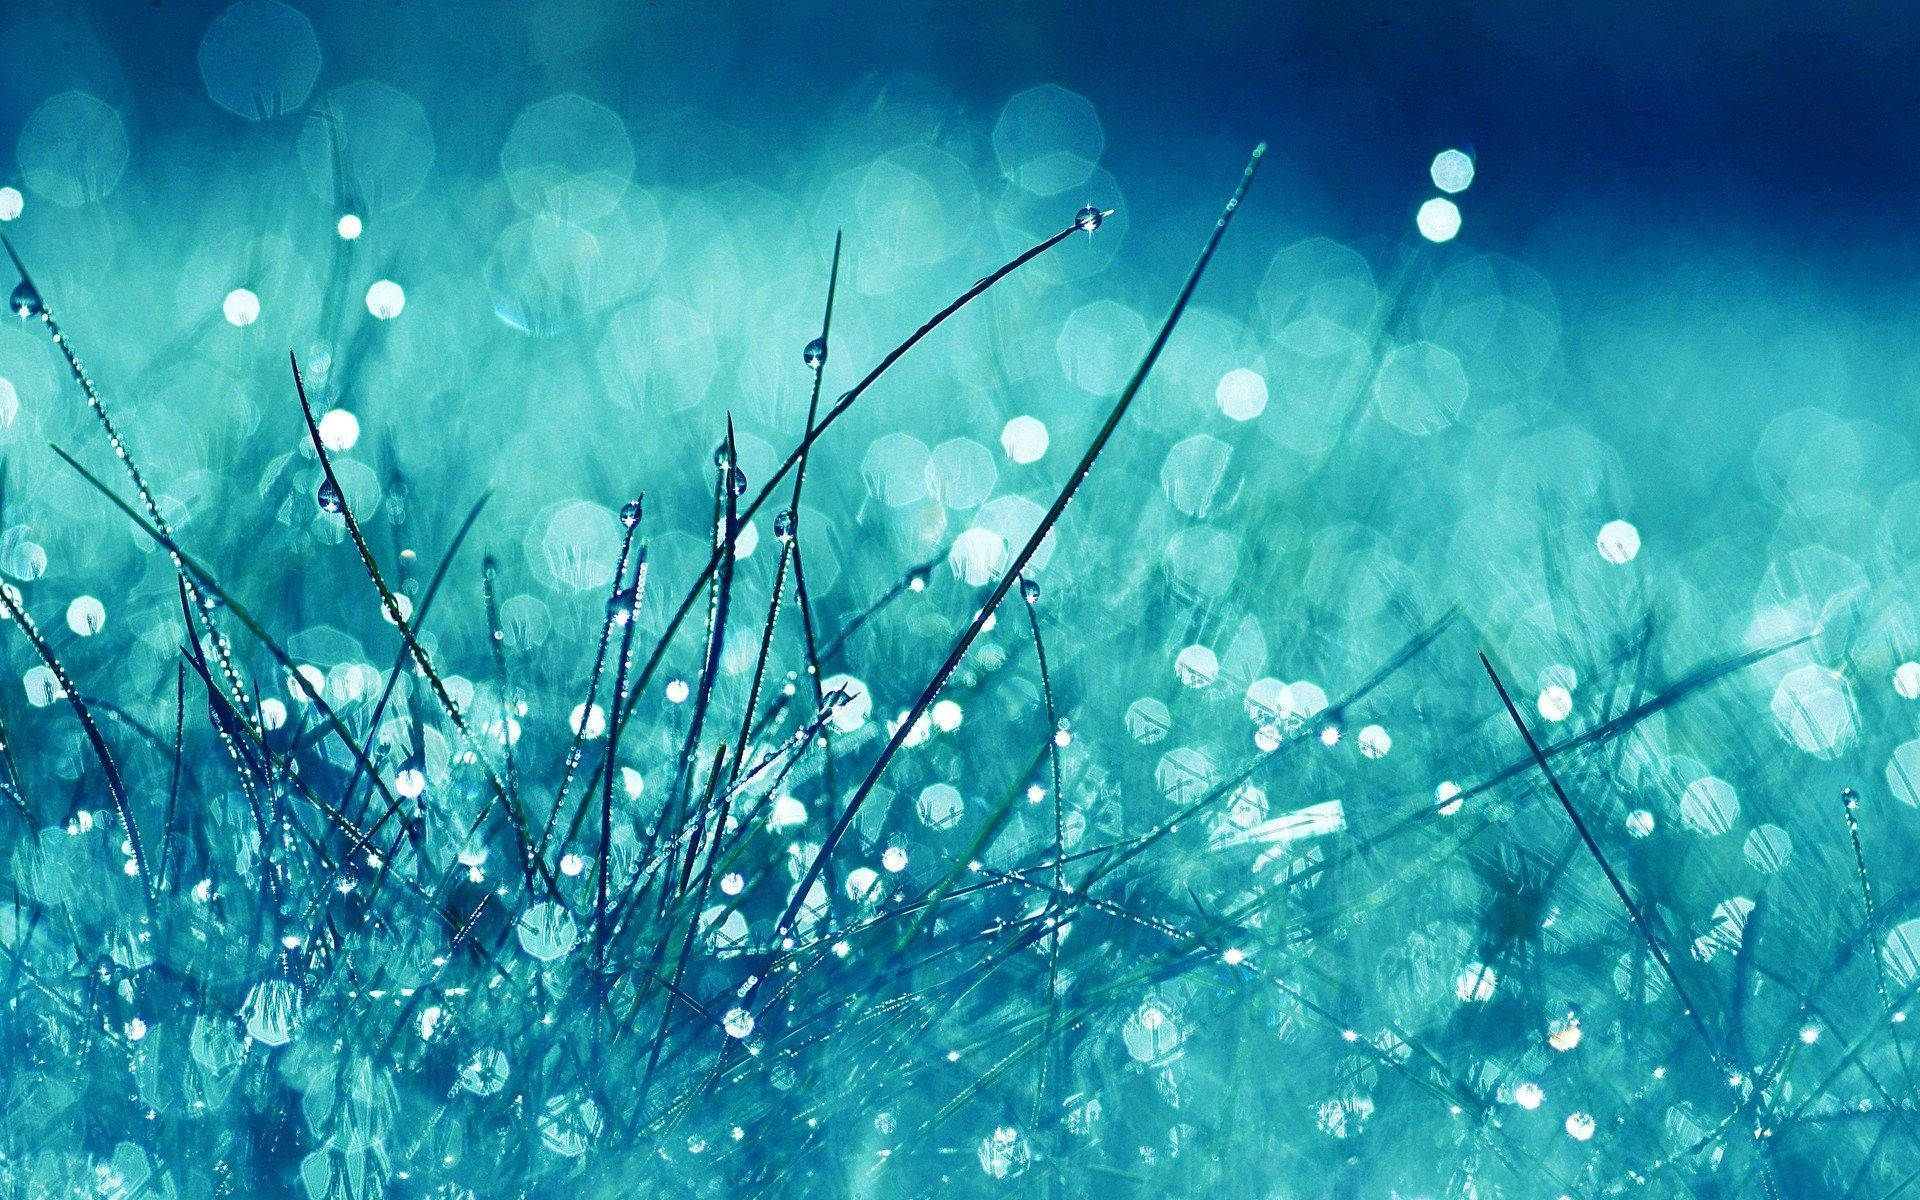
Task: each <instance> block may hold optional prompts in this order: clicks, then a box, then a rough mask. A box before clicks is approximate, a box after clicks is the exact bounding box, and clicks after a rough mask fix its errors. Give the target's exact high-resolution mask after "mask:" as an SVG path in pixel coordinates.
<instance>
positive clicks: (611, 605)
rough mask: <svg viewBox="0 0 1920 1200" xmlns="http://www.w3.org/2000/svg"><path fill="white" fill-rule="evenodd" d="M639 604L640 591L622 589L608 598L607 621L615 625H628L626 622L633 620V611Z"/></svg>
mask: <svg viewBox="0 0 1920 1200" xmlns="http://www.w3.org/2000/svg"><path fill="white" fill-rule="evenodd" d="M639 603H640V595H639V591H638V589H636V588H621V589H620V590H619V591H617V592H615V593H613V595H611V596H608V597H607V620H609V621H611V622H613V623H614V624H615V625H624V624H626V622H627V621H628V620H629V619H630V618H632V616H633V610H634V609H635V608H636V607H637V606H638V605H639Z"/></svg>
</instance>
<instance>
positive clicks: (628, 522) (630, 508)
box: [620, 500, 640, 529]
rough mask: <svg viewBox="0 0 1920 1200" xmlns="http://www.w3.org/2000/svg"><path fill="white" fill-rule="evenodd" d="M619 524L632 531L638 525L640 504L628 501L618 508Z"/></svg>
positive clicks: (635, 501) (636, 501)
mask: <svg viewBox="0 0 1920 1200" xmlns="http://www.w3.org/2000/svg"><path fill="white" fill-rule="evenodd" d="M620 523H621V524H622V525H625V526H626V527H627V528H628V529H632V528H633V527H634V526H635V525H638V524H639V523H640V502H639V501H638V500H629V501H627V502H626V504H624V505H622V506H621V508H620Z"/></svg>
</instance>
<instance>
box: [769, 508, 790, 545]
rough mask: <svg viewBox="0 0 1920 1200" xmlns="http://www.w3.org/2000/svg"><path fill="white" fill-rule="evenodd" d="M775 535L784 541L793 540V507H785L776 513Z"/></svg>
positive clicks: (774, 520) (774, 521)
mask: <svg viewBox="0 0 1920 1200" xmlns="http://www.w3.org/2000/svg"><path fill="white" fill-rule="evenodd" d="M773 536H774V537H777V538H779V539H780V540H781V541H783V542H790V541H792V540H793V511H792V510H791V509H785V508H783V509H781V510H780V511H779V512H778V513H776V514H774V518H773Z"/></svg>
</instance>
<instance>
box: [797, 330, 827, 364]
mask: <svg viewBox="0 0 1920 1200" xmlns="http://www.w3.org/2000/svg"><path fill="white" fill-rule="evenodd" d="M800 357H802V358H804V359H805V360H806V362H807V366H808V367H810V368H812V369H813V370H815V371H818V370H819V369H820V368H821V367H822V366H824V365H825V364H826V361H827V339H825V338H815V339H813V340H812V341H810V342H808V343H807V348H806V349H805V350H803V351H801V353H800Z"/></svg>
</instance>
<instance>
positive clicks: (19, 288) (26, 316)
mask: <svg viewBox="0 0 1920 1200" xmlns="http://www.w3.org/2000/svg"><path fill="white" fill-rule="evenodd" d="M7 306H8V307H9V308H11V309H13V314H14V315H15V316H17V317H19V318H20V319H21V320H23V321H26V320H31V319H32V318H34V317H37V316H39V315H40V314H41V313H43V312H45V311H46V309H47V306H46V302H45V301H43V300H41V299H40V289H39V288H36V287H34V286H33V284H31V283H29V282H27V281H26V280H24V279H22V280H21V281H20V282H19V283H17V284H15V285H14V287H13V295H12V296H10V297H8V299H7Z"/></svg>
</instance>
